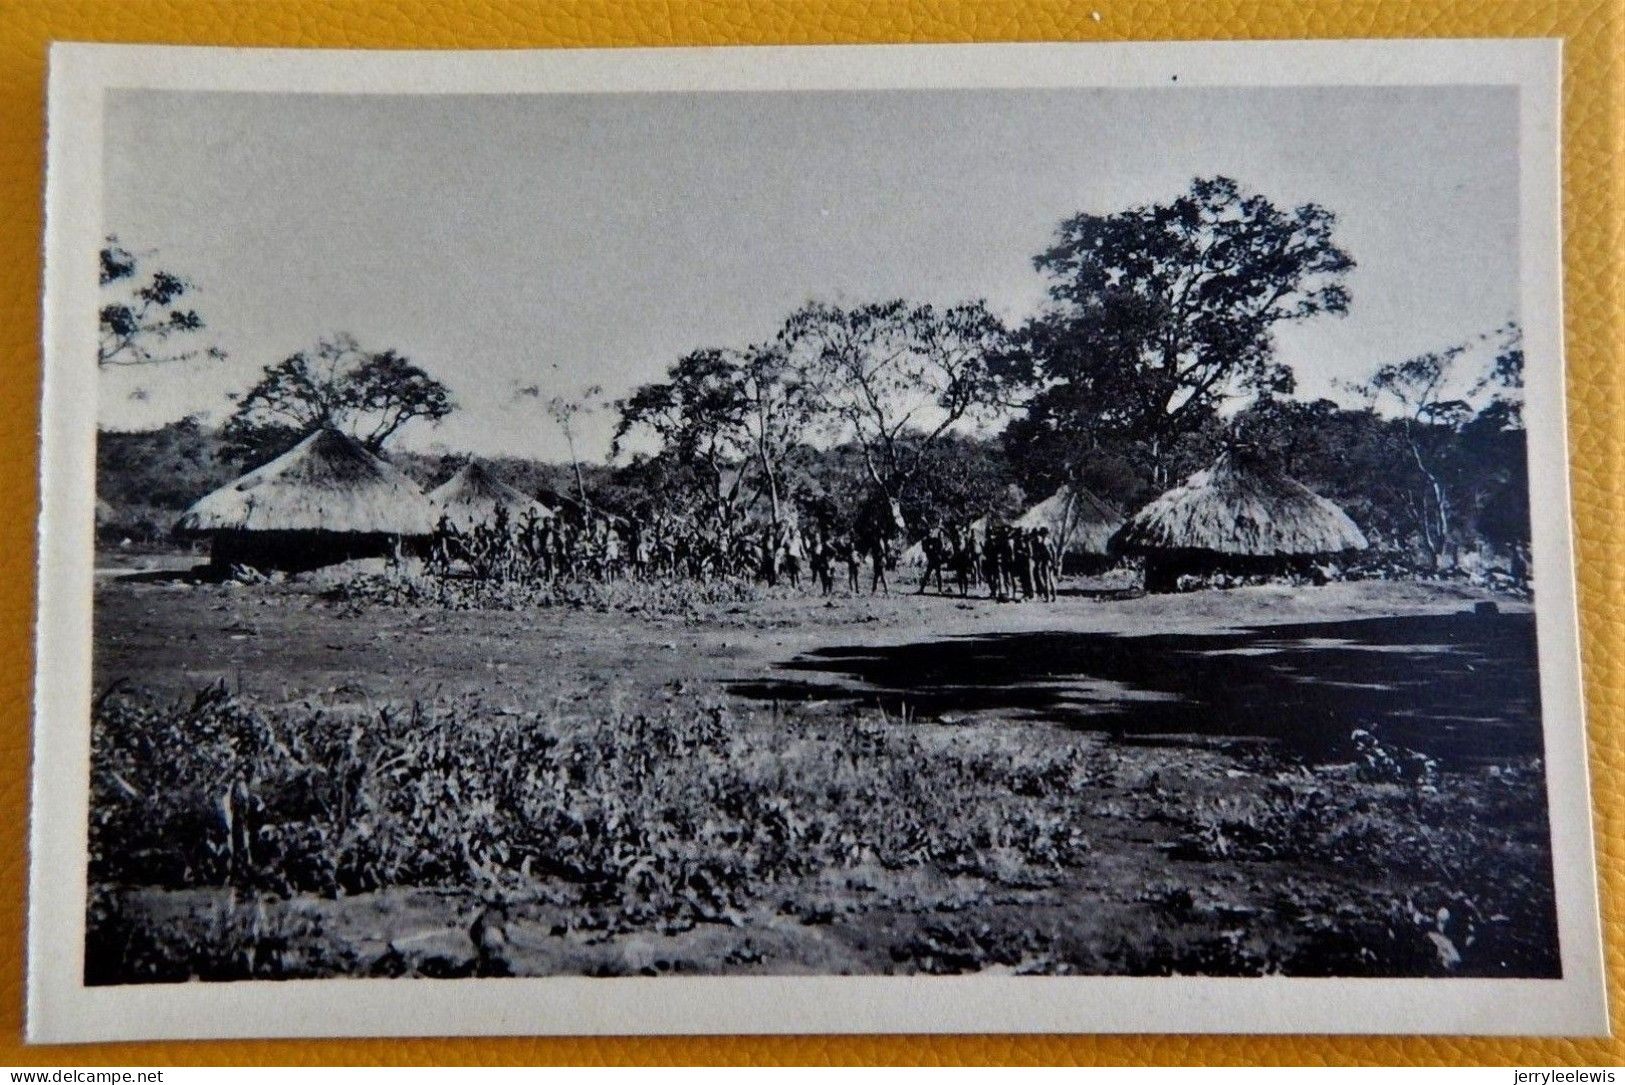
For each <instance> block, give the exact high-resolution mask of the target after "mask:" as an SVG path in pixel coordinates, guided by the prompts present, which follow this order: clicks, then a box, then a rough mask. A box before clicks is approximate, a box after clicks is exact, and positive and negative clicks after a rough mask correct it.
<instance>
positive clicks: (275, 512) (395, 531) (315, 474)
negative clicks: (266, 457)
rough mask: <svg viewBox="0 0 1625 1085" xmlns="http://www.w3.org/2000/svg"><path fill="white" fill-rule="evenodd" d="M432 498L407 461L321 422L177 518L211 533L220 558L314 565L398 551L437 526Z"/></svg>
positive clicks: (188, 530)
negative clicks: (383, 455)
mask: <svg viewBox="0 0 1625 1085" xmlns="http://www.w3.org/2000/svg"><path fill="white" fill-rule="evenodd" d="M436 516H437V513H436V511H435V506H434V504H433V502H431V501H430V500H429V498H428V497H427V495H425V494H424V492H423V491H422V490H420V489H419V488H418V486H417V483H415V482H413V481H412V480H411V479H410V478H408V477H407V476H406V475H405V474H404V473H403V472H402V471H401V470H400V469H399V468H396V467H394V466H391V465H390V464H389V463H386V462H385V461H384V460H382V459H379V458H378V457H377V456H375V455H373V454H372V453H371V452H368V451H367V450H366V449H365V448H363V447H362V446H361V444H360V442H358V441H356V440H355V438H353V437H350V436H348V435H346V434H343V433H340V432H339V431H338V430H335V429H320V430H317V431H316V432H315V433H312V434H311V435H310V436H309V437H306V438H305V439H304V440H303V441H300V442H299V443H298V444H297V445H295V446H293V448H291V449H289V450H288V451H287V452H284V453H283V454H282V455H280V456H278V457H277V458H276V459H274V460H272V461H271V462H270V463H267V464H265V465H263V466H261V467H256V468H255V469H254V470H252V471H250V472H249V473H248V474H246V475H244V476H243V477H242V478H240V479H238V480H237V481H235V482H229V483H227V484H226V485H224V486H222V487H220V488H219V489H218V490H215V491H214V492H213V493H210V494H208V495H206V496H204V497H202V498H200V499H199V500H198V501H197V502H196V503H195V504H194V505H192V507H191V508H189V509H187V510H186V512H185V513H183V514H182V515H181V518H180V520H179V521H178V522H177V523H176V525H175V530H176V533H177V534H180V535H209V536H210V537H211V538H212V539H213V543H214V546H213V553H214V562H215V564H216V565H251V566H254V567H258V568H267V567H269V568H287V569H299V568H314V567H315V566H318V565H325V564H329V563H331V562H334V561H343V560H346V559H348V558H352V557H364V556H375V555H378V554H387V553H392V552H393V551H394V547H395V545H396V543H397V541H398V540H399V539H401V538H402V537H411V536H419V535H428V534H430V533H432V532H433V531H434V525H435V519H436Z"/></svg>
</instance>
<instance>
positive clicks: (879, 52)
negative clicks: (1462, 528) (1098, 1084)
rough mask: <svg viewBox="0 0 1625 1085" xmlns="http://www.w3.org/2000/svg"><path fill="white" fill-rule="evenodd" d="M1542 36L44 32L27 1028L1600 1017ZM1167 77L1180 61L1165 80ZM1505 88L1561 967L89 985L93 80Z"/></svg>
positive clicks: (505, 90) (705, 1028)
mask: <svg viewBox="0 0 1625 1085" xmlns="http://www.w3.org/2000/svg"><path fill="white" fill-rule="evenodd" d="M1559 44H1560V43H1559V42H1557V41H1555V40H1533V39H1530V40H1482V41H1480V40H1475V41H1450V40H1432V41H1351V42H1230V43H1200V42H1179V43H1154V44H1153V43H1135V44H1110V45H1106V44H1100V45H1094V44H1091V45H997V46H994V45H986V46H981V45H978V46H842V47H788V48H734V49H656V50H568V51H547V52H518V51H515V52H485V53H455V52H442V53H430V52H414V53H390V52H360V51H320V50H236V49H221V50H212V49H200V48H173V47H144V46H107V45H79V44H58V45H56V46H55V47H54V48H53V50H52V54H51V75H50V97H49V108H48V123H49V137H48V144H49V146H48V152H49V153H48V160H49V170H48V177H47V198H46V220H47V227H46V246H45V249H46V276H45V282H46V297H45V308H44V321H45V375H44V400H43V408H42V412H43V413H42V420H41V433H42V458H41V469H40V494H41V511H40V550H39V569H40V581H39V623H38V631H37V660H38V664H37V667H38V670H37V675H36V691H35V718H34V774H33V806H32V819H31V826H30V850H31V855H30V860H31V863H30V908H29V931H28V962H29V970H28V1037H29V1039H30V1041H32V1042H36V1043H49V1042H88V1041H104V1040H134V1039H170V1038H223V1037H243V1036H257V1037H274V1036H386V1035H505V1034H651V1033H679V1034H681V1033H773V1032H782V1033H859V1032H863V1033H874V1032H1148V1033H1149V1032H1258V1033H1263V1032H1269V1033H1430V1034H1566V1035H1600V1034H1605V1033H1606V1031H1607V1028H1608V1018H1607V1009H1606V996H1605V986H1604V978H1603V964H1602V947H1601V934H1600V923H1599V916H1598V910H1597V893H1596V871H1595V864H1594V859H1593V850H1592V849H1593V845H1592V833H1591V810H1590V802H1589V793H1588V789H1587V782H1586V781H1587V771H1586V743H1585V728H1584V723H1583V706H1582V701H1581V695H1580V683H1579V651H1578V621H1577V610H1576V602H1575V588H1574V568H1573V559H1572V553H1573V550H1572V547H1573V541H1572V533H1571V530H1570V522H1569V502H1568V485H1567V484H1568V469H1567V456H1566V443H1565V414H1564V396H1563V392H1564V378H1563V367H1562V361H1561V360H1562V320H1561V318H1562V304H1561V281H1562V278H1561V276H1562V265H1561V258H1560V247H1559V241H1560V234H1559V225H1560V221H1559V211H1560V205H1559V191H1560V189H1559V168H1558V167H1559V163H1558V153H1559V128H1558V97H1557V88H1558V73H1559V71H1560V53H1559ZM1175 77H1177V80H1176V79H1175ZM1454 84H1471V85H1490V84H1494V85H1514V86H1517V87H1518V88H1519V90H1520V102H1521V108H1520V152H1519V153H1520V172H1521V190H1520V193H1521V194H1520V199H1521V218H1522V235H1521V247H1520V250H1521V253H1522V256H1521V261H1522V274H1523V279H1522V298H1521V300H1522V309H1523V311H1522V317H1523V323H1524V345H1525V350H1526V355H1527V357H1528V359H1529V365H1528V366H1527V374H1526V395H1527V403H1526V408H1525V416H1526V419H1527V425H1528V431H1529V446H1530V447H1529V453H1530V456H1529V473H1530V479H1531V481H1532V483H1533V484H1532V485H1531V491H1532V501H1533V529H1534V539H1533V554H1534V579H1535V598H1536V602H1537V613H1538V636H1539V654H1540V690H1541V698H1542V709H1543V724H1544V734H1545V743H1546V766H1547V788H1548V795H1549V806H1550V817H1551V822H1552V835H1553V863H1554V877H1555V884H1556V891H1557V902H1558V925H1559V936H1560V940H1561V946H1560V953H1561V961H1562V968H1563V978H1562V979H1560V980H1493V979H1426V980H1349V979H1331V980H1321V979H1298V978H1293V979H1287V978H1263V979H1198V978H1173V979H1143V978H1126V977H1078V978H1070V977H1067V978H1062V977H1013V976H964V977H907V978H904V977H771V978H759V977H711V978H689V977H669V978H658V979H641V978H630V979H588V978H577V977H557V978H546V979H502V980H450V981H437V980H418V981H402V980H361V979H336V980H321V981H283V982H241V983H231V984H203V983H193V984H181V985H152V986H125V987H98V988H91V987H85V986H84V985H83V983H82V979H81V977H82V975H83V963H84V961H83V958H84V910H85V899H86V879H85V864H86V856H87V841H86V833H87V823H88V812H89V780H88V765H89V744H90V740H89V730H90V729H89V717H90V697H91V688H90V684H91V669H90V644H91V581H92V565H93V522H94V508H93V506H94V501H95V489H94V476H95V419H96V402H95V400H96V383H97V382H96V369H95V362H94V359H95V356H96V351H95V343H96V328H95V320H94V316H93V314H94V313H95V311H96V308H97V293H96V288H95V286H94V283H95V281H96V279H95V274H94V272H95V254H96V251H97V249H98V247H99V245H100V242H101V237H102V233H103V231H102V227H101V215H100V208H101V149H102V138H101V123H102V108H103V102H104V97H105V92H106V91H107V90H108V89H111V88H135V87H140V88H151V89H177V90H184V89H195V90H205V89H207V90H237V91H243V92H253V91H280V92H287V91H302V92H310V93H370V94H435V93H480V94H512V93H568V92H589V91H590V92H606V91H622V92H658V91H676V90H683V91H695V90H708V91H745V90H814V89H877V88H949V87H954V88H1000V87H1011V88H1013V87H1063V86H1067V87H1159V86H1165V87H1174V86H1178V87H1192V86H1317V85H1318V86H1324V85H1333V86H1340V85H1347V86H1354V85H1359V86H1380V85H1411V86H1414V85H1454Z"/></svg>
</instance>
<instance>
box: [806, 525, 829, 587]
mask: <svg viewBox="0 0 1625 1085" xmlns="http://www.w3.org/2000/svg"><path fill="white" fill-rule="evenodd" d="M832 557H833V555H832V554H831V553H830V547H829V540H828V539H827V538H826V537H825V535H824V533H823V531H822V530H819V531H815V532H814V533H813V537H812V540H811V541H810V542H808V544H807V565H808V567H809V568H810V569H811V571H812V578H813V580H815V581H816V582H817V583H818V590H819V592H821V593H822V594H824V595H828V594H829V593H830V592H832V591H834V590H835V578H834V576H833V575H831V569H830V561H831V558H832Z"/></svg>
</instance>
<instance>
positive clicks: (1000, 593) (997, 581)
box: [982, 524, 1004, 602]
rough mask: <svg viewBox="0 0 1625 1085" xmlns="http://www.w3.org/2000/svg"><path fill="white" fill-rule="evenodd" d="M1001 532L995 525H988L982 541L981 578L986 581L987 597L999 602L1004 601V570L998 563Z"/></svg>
mask: <svg viewBox="0 0 1625 1085" xmlns="http://www.w3.org/2000/svg"><path fill="white" fill-rule="evenodd" d="M1003 530H1004V529H1003V528H1001V527H999V526H998V525H997V524H989V525H988V526H987V535H986V536H985V537H984V538H983V540H982V577H983V578H984V579H985V580H986V581H987V595H988V598H989V599H996V600H998V601H1000V602H1003V601H1004V569H1003V566H1002V564H1001V562H1000V561H999V558H1000V556H1001V549H1002V547H1001V540H1000V538H999V536H1000V535H1001V534H1002V532H1003Z"/></svg>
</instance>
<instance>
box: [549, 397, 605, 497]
mask: <svg viewBox="0 0 1625 1085" xmlns="http://www.w3.org/2000/svg"><path fill="white" fill-rule="evenodd" d="M603 394H604V390H603V388H601V387H599V386H598V385H596V384H594V385H592V386H590V387H588V388H586V389H584V390H583V391H582V393H581V394H580V395H579V396H554V397H553V398H552V399H550V400H548V401H547V416H548V417H549V418H551V419H552V420H553V422H554V424H556V425H557V426H558V427H559V432H561V433H563V434H564V443H565V444H566V445H567V446H568V447H569V449H570V468H571V470H572V471H574V472H575V478H576V496H577V497H579V498H580V499H581V508H582V511H586V510H587V509H589V508H591V507H592V502H591V501H589V500H588V498H587V480H586V479H585V478H583V477H582V474H581V457H580V456H579V455H577V453H576V418H577V417H578V416H581V415H589V414H592V413H593V412H594V411H595V410H597V409H598V408H597V403H596V400H597V399H598V397H599V396H601V395H603Z"/></svg>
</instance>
